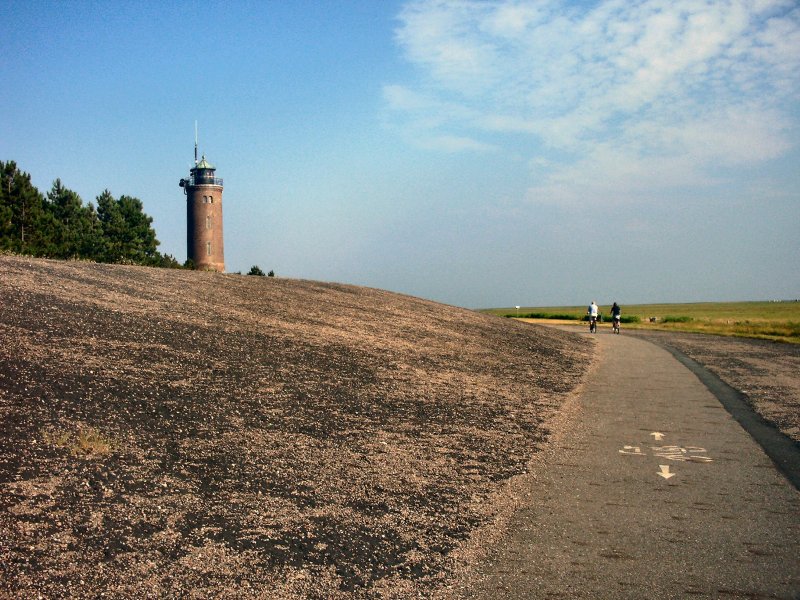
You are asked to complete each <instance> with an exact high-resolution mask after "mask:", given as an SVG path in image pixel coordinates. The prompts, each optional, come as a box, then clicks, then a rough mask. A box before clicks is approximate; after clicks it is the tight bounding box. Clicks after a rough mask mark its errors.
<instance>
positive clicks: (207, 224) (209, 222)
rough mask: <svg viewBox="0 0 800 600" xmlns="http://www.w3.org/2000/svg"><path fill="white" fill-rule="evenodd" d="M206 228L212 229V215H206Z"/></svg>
mask: <svg viewBox="0 0 800 600" xmlns="http://www.w3.org/2000/svg"><path fill="white" fill-rule="evenodd" d="M206 229H211V215H208V216H207V217H206Z"/></svg>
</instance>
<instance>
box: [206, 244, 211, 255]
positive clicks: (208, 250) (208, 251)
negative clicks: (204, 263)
mask: <svg viewBox="0 0 800 600" xmlns="http://www.w3.org/2000/svg"><path fill="white" fill-rule="evenodd" d="M206 254H207V255H208V256H211V242H206Z"/></svg>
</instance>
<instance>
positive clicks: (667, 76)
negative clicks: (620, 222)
mask: <svg viewBox="0 0 800 600" xmlns="http://www.w3.org/2000/svg"><path fill="white" fill-rule="evenodd" d="M399 23H400V24H399V27H398V29H397V32H396V41H397V43H398V44H399V46H400V48H401V49H402V51H403V53H404V55H405V57H406V58H407V59H408V60H409V61H411V62H412V63H413V64H415V65H417V66H418V67H419V72H420V77H419V79H418V80H416V81H414V82H404V83H403V84H392V85H387V86H386V88H385V90H384V93H385V97H386V101H387V106H388V108H389V109H390V111H391V114H392V115H393V119H395V120H396V122H397V123H399V125H398V126H399V127H401V128H403V129H404V130H407V131H413V132H414V137H415V138H419V139H427V140H432V139H440V140H453V141H457V140H464V141H465V142H466V143H463V144H461V143H444V144H442V148H443V149H447V150H448V151H457V150H459V149H469V150H475V149H487V148H496V147H498V146H499V145H500V144H502V143H506V142H500V141H498V136H499V135H501V134H508V133H514V134H521V135H522V138H523V139H527V140H528V143H527V147H529V148H530V147H531V146H535V147H537V148H538V150H537V151H536V154H537V155H538V156H539V159H540V160H538V162H537V165H538V166H537V169H536V173H537V176H538V179H537V180H538V181H539V183H538V184H537V185H536V186H535V187H533V188H532V189H531V191H530V196H531V197H532V198H536V199H539V200H543V199H546V198H549V199H550V200H551V201H567V200H569V199H570V198H574V197H578V196H580V195H581V194H584V193H593V194H600V193H605V194H609V195H614V196H617V197H621V198H622V197H626V196H630V197H637V198H640V197H641V193H642V189H641V188H643V187H644V186H645V184H643V183H642V182H643V181H645V182H647V185H648V186H653V185H655V184H656V183H659V182H660V183H662V184H663V185H665V186H668V185H672V186H674V185H675V184H676V182H679V183H680V184H682V185H703V184H709V183H713V182H714V181H715V179H714V178H713V177H711V175H709V173H710V172H712V171H713V170H715V169H716V168H717V167H720V166H722V167H733V166H741V165H747V164H749V163H754V162H758V161H763V160H768V159H771V158H775V157H777V156H780V155H781V154H783V153H785V152H786V151H788V150H789V149H790V148H791V147H792V145H793V140H794V137H795V136H796V134H797V129H798V127H797V125H798V124H797V122H796V110H795V106H796V104H797V98H798V91H800V6H798V5H797V3H796V2H795V1H794V0H717V1H706V0H639V1H631V0H605V1H600V2H595V3H592V4H586V3H581V4H572V3H568V2H563V1H557V0H549V1H538V0H537V1H528V0H495V1H484V0H415V1H412V2H409V3H408V4H406V5H405V7H404V8H403V9H402V11H401V13H400V15H399ZM793 111H794V113H793ZM515 139H516V138H515ZM513 150H514V151H517V150H518V149H517V148H514V149H513ZM556 155H557V156H559V160H557V161H556V160H553V156H556ZM564 156H571V157H573V159H574V160H571V161H570V162H566V161H565V159H564V158H563V157H564ZM532 158H535V157H533V156H532ZM543 165H546V166H543ZM598 181H600V182H601V183H598Z"/></svg>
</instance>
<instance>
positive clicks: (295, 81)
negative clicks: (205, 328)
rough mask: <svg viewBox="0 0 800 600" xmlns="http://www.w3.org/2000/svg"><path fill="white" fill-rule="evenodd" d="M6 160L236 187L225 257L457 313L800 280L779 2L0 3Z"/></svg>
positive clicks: (93, 177)
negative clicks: (209, 177)
mask: <svg viewBox="0 0 800 600" xmlns="http://www.w3.org/2000/svg"><path fill="white" fill-rule="evenodd" d="M0 22H2V23H4V26H3V34H2V36H0V81H2V86H0V160H15V161H16V162H17V163H18V165H19V167H20V168H21V169H23V170H25V171H28V172H30V173H31V175H32V177H33V180H34V183H35V184H36V185H37V187H39V189H40V190H41V191H43V192H46V191H47V190H48V189H49V188H50V186H51V184H52V182H53V180H54V179H55V178H57V177H59V178H61V179H62V181H63V182H64V184H65V185H66V186H67V187H69V188H70V189H73V190H75V191H76V192H78V193H79V194H80V195H81V197H82V198H83V199H84V201H85V202H89V201H94V199H95V197H96V196H97V195H99V194H100V193H101V192H102V191H103V189H105V188H108V189H109V190H110V191H111V192H112V194H114V195H115V196H119V195H122V194H127V195H132V196H136V197H138V198H140V199H141V200H142V201H143V202H144V206H145V211H146V212H147V213H148V214H149V215H151V216H152V217H153V219H154V227H155V229H156V231H157V234H158V238H159V240H160V241H161V246H160V250H161V251H162V252H165V253H169V254H172V255H174V256H175V257H176V258H178V259H179V260H180V261H183V260H184V259H185V258H186V248H185V228H186V216H185V204H184V196H183V193H182V190H181V189H180V188H179V187H178V180H179V179H181V178H182V177H185V176H186V175H187V174H188V169H189V168H190V166H191V165H192V159H193V146H194V123H195V120H197V121H198V123H199V142H200V151H201V153H203V154H205V155H206V156H207V158H208V160H209V161H210V162H211V163H213V164H214V165H215V166H216V167H217V175H218V176H219V177H222V178H223V179H224V181H225V191H224V211H225V214H224V219H225V259H226V266H227V269H228V270H229V271H245V272H246V271H247V270H249V268H250V266H251V265H254V264H257V265H259V266H261V267H262V269H264V270H270V269H273V270H275V272H276V274H277V275H278V276H285V277H296V278H303V279H318V280H324V281H339V282H344V283H353V284H358V285H366V286H371V287H378V288H383V289H389V290H393V291H397V292H403V293H407V294H412V295H415V296H421V297H425V298H430V299H433V300H438V301H441V302H446V303H450V304H456V305H460V306H466V307H471V308H479V307H497V306H514V305H517V304H519V305H523V306H544V305H563V304H584V303H588V302H589V301H590V300H592V299H595V300H597V301H598V302H600V303H610V302H612V301H614V300H616V301H618V302H620V303H621V304H623V305H624V304H626V303H627V304H633V303H644V302H688V301H706V300H708V301H714V300H748V299H773V298H797V297H800V266H799V265H800V149H799V148H798V140H800V131H798V129H799V127H798V126H799V125H800V103H799V102H798V92H799V91H800V5H798V3H797V2H796V1H794V0H792V1H784V0H747V1H745V0H740V1H737V0H718V1H708V2H703V1H694V0H692V1H688V0H640V1H631V0H609V1H601V2H597V1H595V2H593V1H588V0H587V1H580V2H562V1H555V0H553V1H547V0H542V1H531V2H528V1H524V0H498V1H483V0H482V1H469V0H460V1H455V0H421V1H409V2H401V1H381V2H373V1H371V0H370V1H368V0H363V1H337V2H333V1H331V2H324V1H323V2H320V1H319V0H317V1H308V2H306V1H285V2H283V1H281V2H277V1H276V2H267V1H263V2H235V1H234V2H219V3H217V2H169V1H167V2H155V1H153V2H137V1H132V2H104V1H99V2H78V1H71V2H38V1H35V0H33V1H32V0H26V1H24V2H22V1H17V0H2V1H0Z"/></svg>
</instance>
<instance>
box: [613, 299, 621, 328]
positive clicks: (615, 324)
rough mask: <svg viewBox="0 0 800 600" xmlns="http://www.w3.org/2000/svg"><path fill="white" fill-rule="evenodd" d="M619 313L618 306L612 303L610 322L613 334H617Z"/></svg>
mask: <svg viewBox="0 0 800 600" xmlns="http://www.w3.org/2000/svg"><path fill="white" fill-rule="evenodd" d="M621 313H622V310H621V309H620V307H619V305H618V304H617V303H616V302H614V306H612V307H611V321H612V327H613V331H614V333H619V320H620V314H621Z"/></svg>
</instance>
